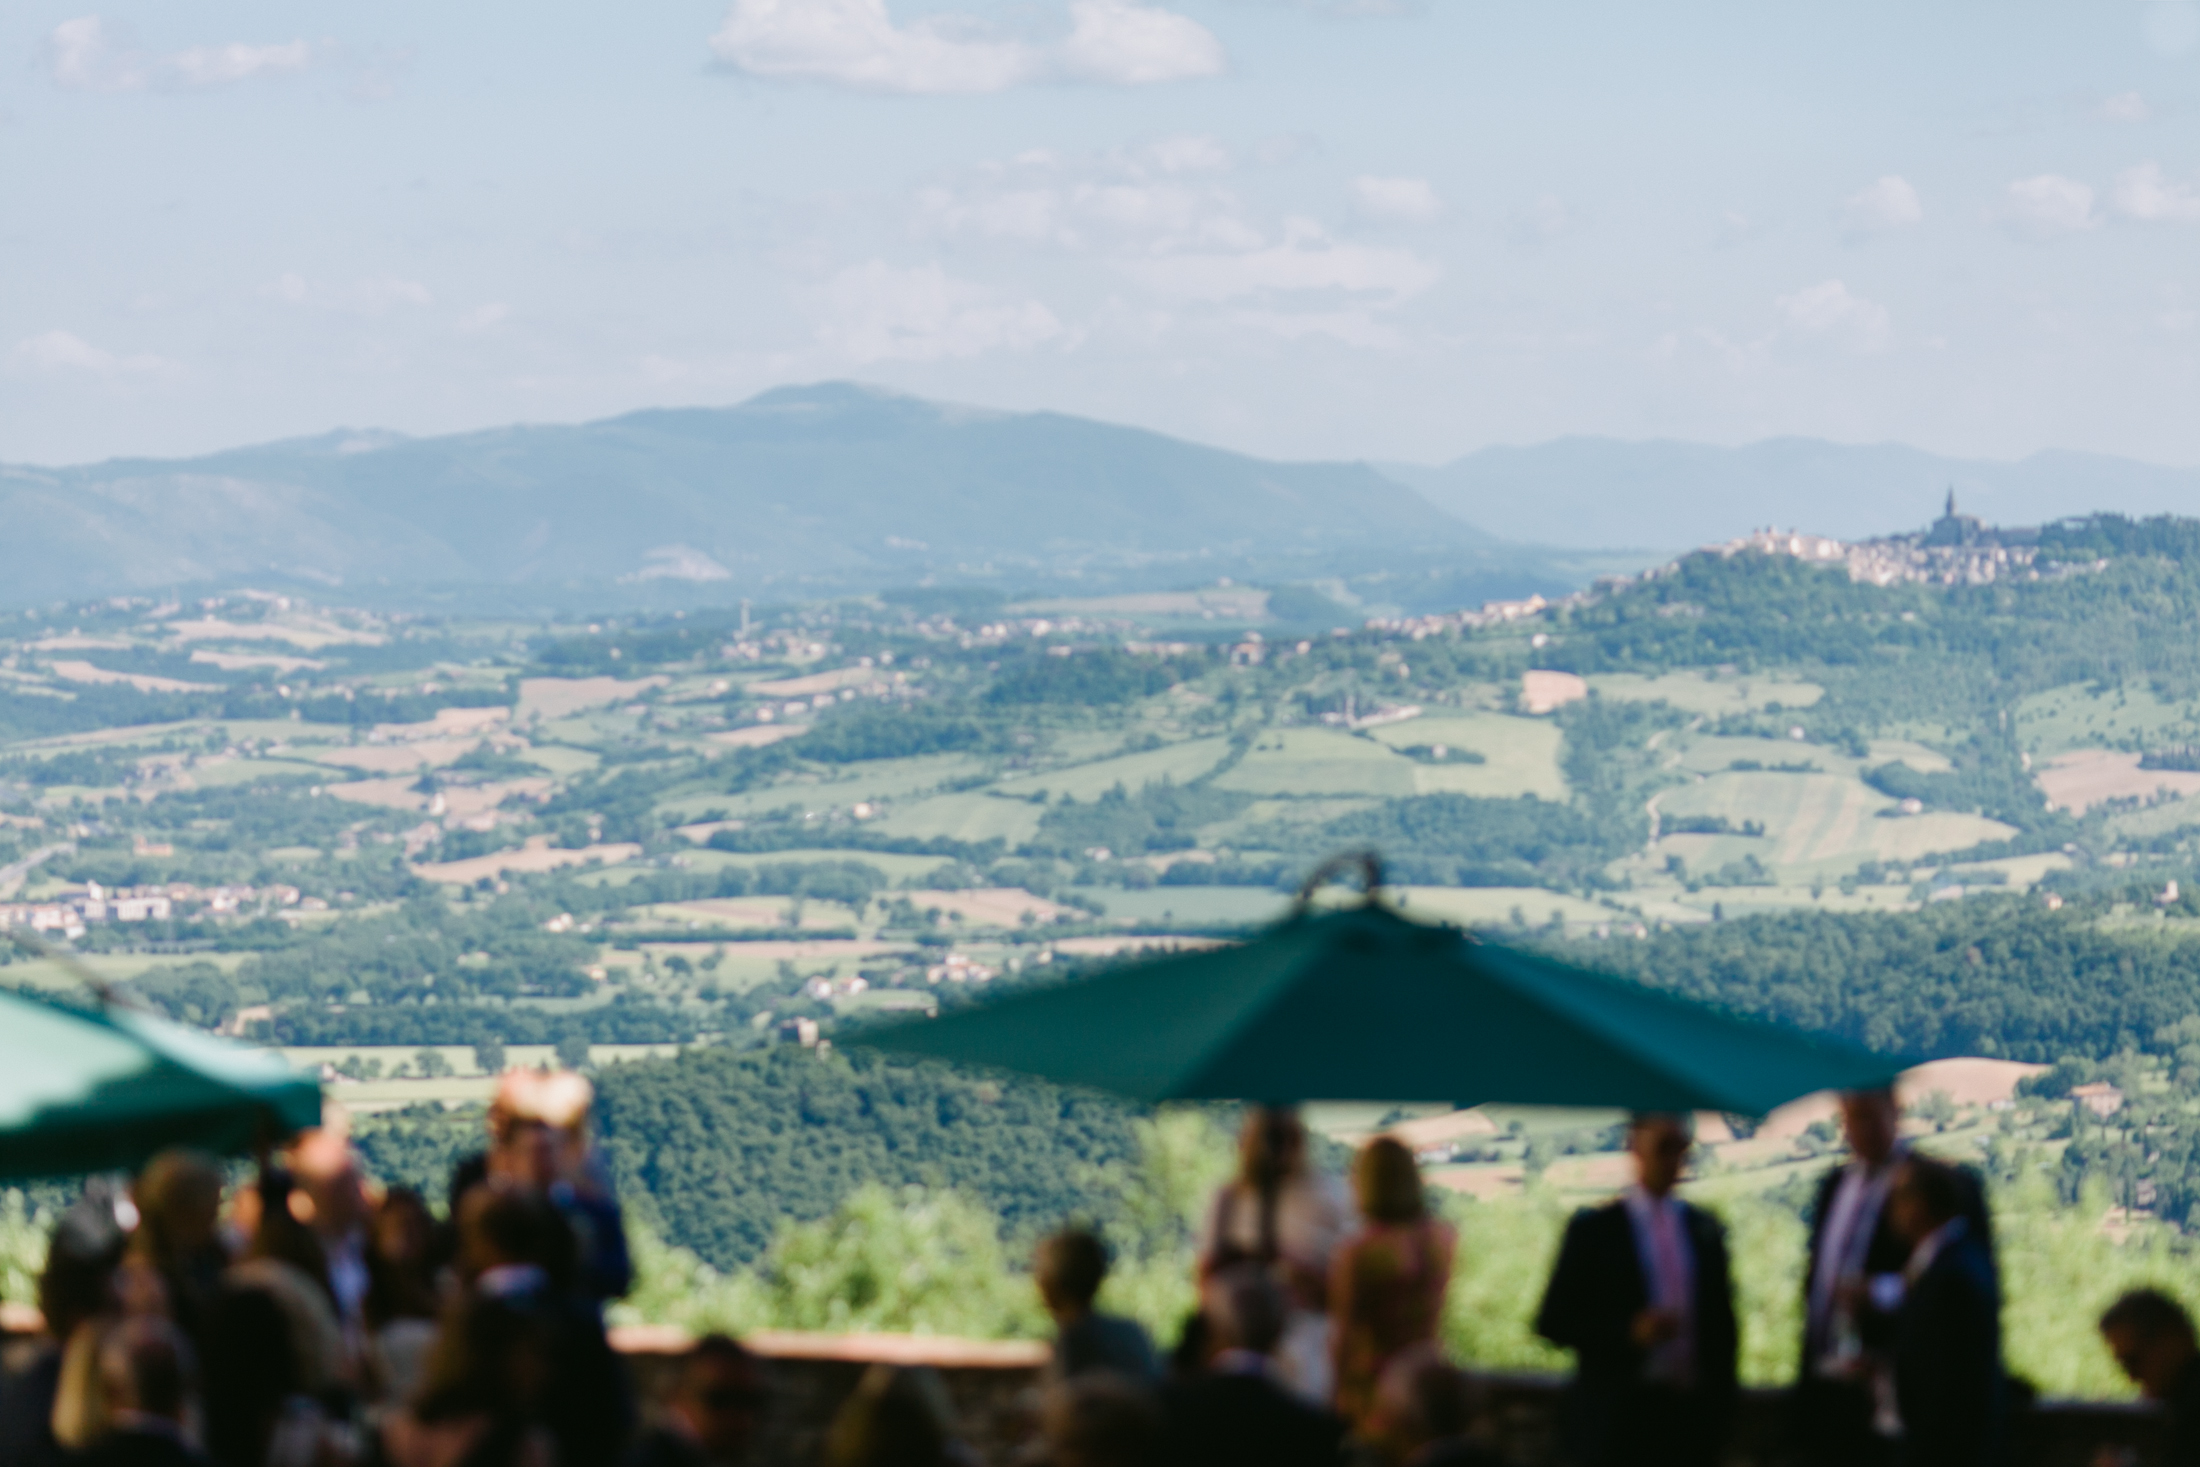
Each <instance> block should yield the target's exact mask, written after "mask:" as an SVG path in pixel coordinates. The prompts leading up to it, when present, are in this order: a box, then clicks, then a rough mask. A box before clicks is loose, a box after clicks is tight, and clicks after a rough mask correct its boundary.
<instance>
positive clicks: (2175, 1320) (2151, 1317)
mask: <svg viewBox="0 0 2200 1467" xmlns="http://www.w3.org/2000/svg"><path fill="white" fill-rule="evenodd" d="M2101 1341H2102V1343H2104V1344H2106V1345H2107V1346H2108V1353H2109V1354H2111V1355H2114V1356H2115V1357H2116V1363H2117V1364H2118V1365H2120V1366H2122V1367H2123V1372H2124V1374H2126V1375H2128V1376H2130V1377H2131V1379H2132V1380H2133V1381H2134V1382H2136V1383H2137V1385H2138V1387H2139V1389H2140V1390H2142V1391H2145V1392H2146V1393H2147V1395H2148V1396H2149V1397H2150V1398H2152V1399H2154V1400H2157V1401H2160V1400H2164V1399H2166V1398H2167V1397H2168V1396H2169V1393H2170V1391H2171V1390H2172V1388H2174V1387H2175V1386H2176V1384H2177V1377H2178V1376H2179V1375H2181V1374H2183V1373H2184V1369H2185V1367H2186V1366H2187V1365H2188V1364H2190V1363H2191V1362H2192V1359H2193V1356H2194V1355H2195V1354H2200V1345H2196V1343H2195V1340H2194V1334H2193V1327H2192V1316H2191V1315H2189V1314H2187V1313H2186V1312H2185V1308H2184V1306H2183V1305H2182V1304H2179V1303H2178V1302H2177V1301H2176V1300H2175V1299H2172V1298H2171V1297H2170V1296H2169V1295H2167V1294H2165V1293H2163V1292H2162V1291H2161V1290H2159V1289H2133V1290H2132V1291H2131V1292H2130V1293H2128V1294H2126V1295H2124V1296H2123V1297H2122V1298H2120V1299H2118V1300H2117V1301H2116V1302H2115V1303H2113V1304H2111V1305H2109V1306H2108V1312H2107V1313H2105V1314H2103V1315H2102V1316H2101Z"/></svg>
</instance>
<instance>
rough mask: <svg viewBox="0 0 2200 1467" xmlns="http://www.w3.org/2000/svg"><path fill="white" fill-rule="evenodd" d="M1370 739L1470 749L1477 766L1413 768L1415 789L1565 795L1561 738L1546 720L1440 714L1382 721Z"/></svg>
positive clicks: (1495, 795)
mask: <svg viewBox="0 0 2200 1467" xmlns="http://www.w3.org/2000/svg"><path fill="white" fill-rule="evenodd" d="M1371 732H1372V734H1373V736H1374V738H1375V740H1376V741H1377V742H1378V743H1381V744H1384V745H1386V746H1388V747H1389V748H1393V749H1410V748H1414V747H1416V746H1420V747H1434V746H1436V745H1439V744H1441V745H1444V746H1445V747H1447V748H1453V749H1471V750H1472V751H1473V752H1475V753H1477V754H1480V755H1481V756H1482V758H1483V761H1484V762H1482V763H1480V764H1420V765H1416V766H1415V768H1414V771H1413V783H1414V791H1413V792H1414V793H1415V794H1423V795H1432V794H1439V793H1443V794H1460V795H1481V796H1486V797H1490V798H1495V799H1507V798H1512V797H1515V796H1519V795H1534V796H1535V797H1536V798H1538V799H1543V800H1563V799H1565V798H1566V776H1565V775H1564V774H1562V773H1560V772H1559V766H1558V756H1559V749H1560V746H1561V744H1562V743H1563V740H1564V736H1563V735H1562V734H1561V733H1560V732H1559V729H1558V725H1556V724H1554V723H1552V722H1551V721H1550V720H1549V719H1547V718H1515V717H1513V716H1512V715H1510V714H1505V713H1474V712H1469V713H1440V714H1430V715H1427V716H1424V717H1421V718H1414V719H1408V720H1407V721H1406V722H1404V723H1392V724H1385V725H1384V726H1383V727H1381V728H1378V729H1374V730H1371Z"/></svg>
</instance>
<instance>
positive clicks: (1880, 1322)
mask: <svg viewBox="0 0 2200 1467" xmlns="http://www.w3.org/2000/svg"><path fill="white" fill-rule="evenodd" d="M1847 1170H1848V1168H1847V1167H1846V1166H1837V1167H1835V1168H1834V1169H1833V1170H1831V1171H1829V1172H1827V1173H1826V1174H1825V1175H1824V1176H1823V1177H1820V1178H1819V1179H1818V1193H1817V1196H1816V1197H1815V1198H1814V1199H1813V1200H1812V1202H1811V1209H1810V1258H1809V1261H1808V1262H1807V1264H1806V1265H1805V1267H1804V1269H1803V1355H1802V1373H1803V1374H1804V1376H1806V1377H1808V1376H1809V1375H1810V1374H1811V1372H1812V1370H1813V1368H1814V1367H1815V1366H1816V1364H1817V1361H1816V1359H1815V1358H1814V1356H1815V1350H1814V1347H1816V1349H1823V1348H1824V1346H1825V1344H1826V1343H1827V1342H1825V1341H1823V1340H1813V1339H1812V1338H1811V1333H1810V1330H1811V1318H1810V1295H1811V1288H1812V1286H1813V1285H1814V1284H1815V1283H1816V1282H1817V1279H1818V1256H1819V1253H1820V1251H1821V1250H1822V1249H1823V1248H1824V1246H1825V1241H1826V1224H1827V1223H1828V1222H1829V1221H1831V1214H1832V1212H1833V1198H1834V1194H1835V1192H1837V1191H1838V1190H1839V1189H1840V1186H1841V1178H1842V1175H1843V1174H1844V1173H1845V1172H1846V1171H1847ZM1961 1170H1962V1171H1963V1174H1964V1175H1965V1176H1966V1177H1968V1178H1970V1181H1971V1189H1970V1196H1969V1198H1968V1199H1967V1201H1966V1202H1965V1204H1964V1211H1963V1217H1964V1224H1965V1226H1966V1227H1968V1228H1969V1229H1970V1230H1971V1232H1972V1234H1973V1236H1974V1237H1975V1238H1977V1239H1979V1240H1980V1241H1982V1242H1983V1243H1984V1244H1985V1247H1986V1255H1987V1259H1988V1261H1989V1262H1991V1261H1992V1260H1993V1252H1994V1223H1993V1217H1992V1215H1991V1214H1989V1213H1988V1212H1987V1210H1986V1188H1985V1187H1984V1185H1983V1184H1981V1183H1980V1181H1979V1179H1978V1175H1977V1173H1975V1172H1973V1171H1972V1170H1971V1169H1970V1168H1969V1167H1964V1168H1962V1169H1961ZM1909 1259H1910V1245H1909V1243H1908V1242H1907V1241H1905V1240H1904V1239H1903V1237H1902V1235H1901V1234H1899V1233H1897V1232H1896V1231H1895V1230H1894V1223H1893V1222H1892V1220H1890V1219H1889V1218H1888V1216H1887V1209H1886V1208H1885V1207H1883V1206H1882V1207H1881V1208H1880V1209H1879V1216H1878V1218H1877V1219H1876V1220H1875V1221H1874V1223H1873V1226H1872V1236H1871V1242H1870V1243H1869V1244H1867V1245H1866V1246H1865V1249H1864V1272H1865V1273H1866V1274H1868V1275H1872V1276H1877V1275H1880V1274H1895V1273H1900V1272H1902V1266H1903V1265H1904V1264H1905V1263H1908V1262H1909ZM1856 1328H1857V1333H1858V1334H1859V1335H1860V1336H1861V1337H1862V1338H1863V1341H1864V1344H1865V1346H1866V1348H1868V1349H1873V1350H1885V1349H1888V1348H1890V1347H1891V1346H1892V1345H1893V1343H1894V1335H1895V1316H1894V1315H1892V1314H1888V1313H1883V1312H1881V1311H1879V1310H1877V1309H1874V1308H1872V1307H1870V1306H1869V1305H1866V1306H1865V1307H1864V1308H1863V1310H1862V1312H1861V1313H1860V1314H1859V1315H1858V1316H1857V1321H1856Z"/></svg>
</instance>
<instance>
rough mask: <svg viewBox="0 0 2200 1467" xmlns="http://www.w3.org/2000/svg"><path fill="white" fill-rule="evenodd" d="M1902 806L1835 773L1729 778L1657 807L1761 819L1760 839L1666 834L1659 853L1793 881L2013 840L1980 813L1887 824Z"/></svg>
mask: <svg viewBox="0 0 2200 1467" xmlns="http://www.w3.org/2000/svg"><path fill="white" fill-rule="evenodd" d="M1895 806H1896V802H1895V801H1893V800H1890V799H1888V798H1887V797H1886V796H1885V795H1882V794H1880V793H1879V792H1878V791H1876V790H1874V789H1872V788H1871V787H1869V786H1868V785H1865V784H1863V783H1861V782H1860V781H1858V780H1855V779H1851V778H1844V777H1842V776H1840V775H1835V774H1776V773H1772V772H1770V771H1728V772H1726V773H1722V774H1712V775H1707V776H1705V777H1703V778H1702V779H1700V780H1698V781H1697V782H1695V783H1692V784H1685V785H1681V786H1679V787H1678V788H1675V789H1671V790H1666V791H1664V792H1662V793H1661V794H1660V795H1659V796H1658V809H1659V812H1660V814H1661V815H1667V816H1688V815H1696V816H1717V817H1723V818H1724V819H1726V820H1727V821H1728V822H1729V823H1730V824H1732V825H1734V826H1735V827H1737V828H1738V827H1740V826H1741V825H1742V823H1743V822H1744V821H1748V820H1756V821H1761V822H1762V823H1763V824H1764V827H1765V834H1764V835H1763V836H1762V837H1749V836H1741V835H1667V836H1664V837H1663V838H1661V839H1660V840H1659V841H1658V843H1657V846H1656V849H1655V851H1654V854H1655V855H1656V856H1657V857H1658V859H1659V861H1660V862H1662V861H1663V860H1664V858H1665V857H1666V856H1667V855H1678V856H1680V857H1681V858H1682V859H1683V860H1685V861H1686V862H1687V863H1688V866H1689V869H1691V870H1709V869H1715V868H1717V867H1720V866H1723V865H1725V864H1726V863H1728V862H1730V861H1740V860H1743V859H1745V858H1746V857H1749V856H1755V857H1756V858H1757V859H1758V860H1759V861H1761V862H1763V863H1764V864H1765V865H1767V866H1770V867H1772V868H1773V869H1774V870H1776V871H1779V872H1782V873H1786V874H1789V875H1792V876H1802V877H1810V876H1821V877H1832V876H1838V875H1839V874H1841V873H1842V872H1843V871H1845V870H1848V869H1849V868H1852V867H1854V866H1856V865H1857V864H1858V863H1860V862H1863V861H1867V860H1879V861H1914V860H1916V859H1918V858H1920V857H1922V856H1926V855H1930V854H1933V853H1935V852H1940V851H1956V850H1962V849H1965V848H1966V847H1969V846H1974V845H1977V844H1979V843H1980V842H1982V841H1990V840H2004V839H2007V838H2008V837H2009V836H2010V835H2011V834H2013V833H2014V832H2013V831H2012V830H2011V828H2010V827H2008V826H2006V825H2003V824H2001V823H1999V822H1998V821H1993V820H1988V819H1985V818H1983V817H1981V816H1977V815H1957V814H1952V813H1950V812H1947V811H1939V810H1933V811H1927V812H1925V813H1924V814H1921V815H1907V816H1894V817H1889V816H1887V815H1886V814H1885V813H1884V812H1887V811H1892V810H1894V809H1895Z"/></svg>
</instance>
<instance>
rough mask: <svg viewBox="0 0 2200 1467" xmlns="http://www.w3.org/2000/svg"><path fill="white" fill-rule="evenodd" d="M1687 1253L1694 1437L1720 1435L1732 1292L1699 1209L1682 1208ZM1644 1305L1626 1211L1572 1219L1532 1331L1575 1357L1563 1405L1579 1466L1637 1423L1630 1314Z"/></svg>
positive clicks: (1729, 1403) (1642, 1358) (1732, 1347)
mask: <svg viewBox="0 0 2200 1467" xmlns="http://www.w3.org/2000/svg"><path fill="white" fill-rule="evenodd" d="M1682 1216H1683V1218H1684V1219H1685V1225H1686V1227H1687V1232H1688V1244H1689V1249H1690V1251H1691V1252H1692V1253H1693V1254H1694V1256H1695V1285H1696V1288H1695V1294H1696V1297H1695V1326H1694V1329H1695V1345H1696V1359H1695V1376H1696V1384H1695V1390H1694V1396H1695V1398H1696V1400H1697V1401H1698V1403H1700V1405H1701V1408H1702V1410H1701V1412H1700V1413H1699V1418H1700V1421H1701V1426H1702V1430H1703V1431H1704V1432H1705V1433H1707V1434H1708V1435H1709V1436H1711V1437H1713V1438H1719V1437H1723V1436H1724V1434H1725V1431H1726V1426H1727V1422H1728V1421H1729V1419H1730V1418H1731V1416H1732V1412H1733V1405H1734V1391H1735V1384H1734V1376H1735V1356H1736V1354H1737V1353H1738V1348H1739V1342H1740V1341H1739V1335H1738V1332H1737V1330H1736V1328H1735V1323H1734V1292H1733V1285H1732V1281H1731V1278H1730V1268H1729V1265H1728V1261H1727V1251H1726V1229H1725V1228H1723V1227H1722V1226H1720V1224H1719V1220H1718V1219H1717V1218H1716V1217H1713V1216H1712V1215H1711V1214H1710V1213H1708V1212H1705V1211H1704V1210H1703V1209H1702V1208H1700V1207H1695V1206H1691V1205H1689V1204H1687V1203H1683V1204H1682ZM1649 1304H1650V1283H1649V1280H1648V1279H1647V1278H1646V1277H1645V1276H1644V1273H1643V1266H1642V1256H1641V1253H1640V1251H1639V1250H1638V1249H1637V1246H1636V1242H1635V1228H1634V1222H1633V1220H1632V1219H1631V1218H1629V1216H1628V1214H1627V1207H1626V1204H1625V1203H1623V1202H1613V1203H1609V1204H1607V1205H1606V1206H1603V1207H1598V1208H1592V1209H1587V1210H1584V1211H1582V1212H1577V1213H1575V1214H1574V1217H1573V1221H1571V1222H1570V1223H1568V1224H1567V1225H1566V1237H1565V1241H1564V1242H1562V1243H1561V1244H1560V1245H1559V1250H1558V1263H1557V1266H1556V1267H1554V1268H1553V1269H1552V1270H1551V1282H1550V1286H1549V1287H1548V1288H1547V1289H1546V1290H1545V1291H1544V1294H1543V1307H1542V1309H1541V1310H1540V1311H1539V1312H1538V1313H1537V1315H1536V1321H1535V1328H1536V1333H1538V1334H1540V1335H1542V1336H1543V1337H1544V1338H1545V1339H1547V1340H1549V1341H1551V1343H1553V1344H1555V1345H1563V1346H1565V1347H1567V1348H1568V1349H1571V1350H1572V1351H1574V1355H1575V1360H1576V1362H1577V1365H1578V1372H1577V1374H1576V1376H1575V1380H1574V1385H1573V1390H1572V1400H1571V1402H1570V1403H1569V1410H1568V1413H1567V1414H1568V1417H1569V1433H1570V1435H1571V1436H1572V1437H1573V1439H1574V1441H1575V1444H1576V1445H1575V1450H1576V1451H1577V1452H1578V1453H1579V1454H1580V1455H1581V1456H1582V1457H1583V1458H1584V1459H1586V1460H1589V1461H1601V1460H1603V1459H1605V1458H1606V1457H1607V1456H1609V1455H1611V1448H1612V1446H1613V1444H1616V1443H1619V1442H1624V1441H1626V1440H1627V1439H1628V1436H1629V1434H1630V1432H1631V1430H1632V1429H1633V1427H1634V1425H1635V1424H1636V1423H1638V1422H1639V1421H1640V1420H1641V1419H1642V1413H1643V1411H1644V1409H1645V1406H1644V1400H1643V1398H1644V1396H1645V1393H1646V1389H1647V1386H1648V1382H1647V1381H1645V1379H1644V1376H1643V1371H1644V1367H1645V1366H1646V1365H1647V1364H1648V1359H1649V1357H1648V1354H1647V1352H1646V1351H1644V1350H1643V1349H1642V1347H1641V1346H1639V1345H1637V1344H1636V1343H1635V1340H1634V1334H1633V1328H1634V1320H1635V1316H1636V1315H1637V1314H1639V1313H1641V1312H1642V1310H1643V1309H1645V1308H1647V1307H1648V1306H1649Z"/></svg>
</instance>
